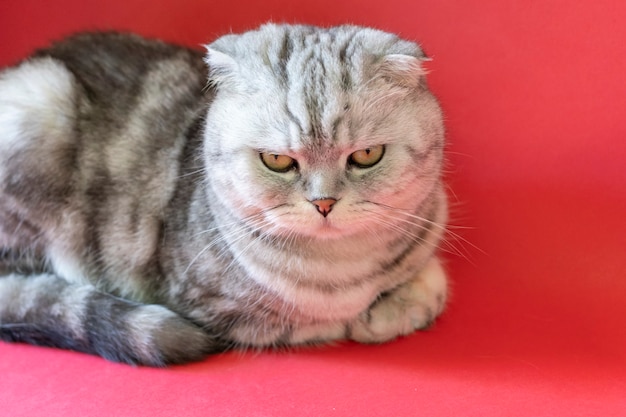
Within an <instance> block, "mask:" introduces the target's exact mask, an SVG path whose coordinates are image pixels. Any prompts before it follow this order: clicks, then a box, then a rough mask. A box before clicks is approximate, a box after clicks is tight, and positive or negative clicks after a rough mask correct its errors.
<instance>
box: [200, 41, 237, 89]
mask: <svg viewBox="0 0 626 417" xmlns="http://www.w3.org/2000/svg"><path fill="white" fill-rule="evenodd" d="M205 48H206V50H207V53H206V55H205V57H204V62H206V64H207V65H208V66H209V84H211V85H213V86H228V85H230V86H234V85H235V84H237V80H238V79H239V77H238V73H239V64H238V63H237V61H235V60H234V59H233V58H232V57H231V56H230V55H228V54H225V53H223V52H220V51H218V50H216V49H213V48H211V47H210V46H208V45H207V46H206V47H205Z"/></svg>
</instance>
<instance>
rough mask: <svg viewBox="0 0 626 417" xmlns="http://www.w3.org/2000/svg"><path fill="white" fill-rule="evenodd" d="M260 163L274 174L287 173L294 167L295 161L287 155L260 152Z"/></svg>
mask: <svg viewBox="0 0 626 417" xmlns="http://www.w3.org/2000/svg"><path fill="white" fill-rule="evenodd" d="M259 155H260V156H261V161H263V164H265V166H266V167H268V168H269V169H271V170H272V171H274V172H287V171H289V170H291V169H292V168H295V167H296V165H297V164H296V160H295V159H293V158H291V157H289V156H287V155H277V154H275V153H266V152H261V153H260V154H259Z"/></svg>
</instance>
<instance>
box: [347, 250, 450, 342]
mask: <svg viewBox="0 0 626 417" xmlns="http://www.w3.org/2000/svg"><path fill="white" fill-rule="evenodd" d="M446 295H447V279H446V273H445V271H444V270H443V268H442V266H441V263H440V261H439V260H438V259H437V258H436V257H433V258H432V259H431V260H430V261H429V262H428V264H427V265H426V267H425V268H424V269H422V270H421V271H420V273H419V274H418V275H417V277H416V278H415V279H413V280H412V281H409V282H407V283H405V284H403V285H401V286H400V287H398V288H396V289H394V290H393V291H391V292H389V293H386V294H384V295H383V296H381V298H380V299H379V300H377V301H376V302H375V303H374V304H372V306H370V308H369V309H368V310H367V311H365V312H363V313H361V315H360V316H359V318H358V319H357V320H356V321H355V322H353V323H351V324H350V325H349V327H350V328H349V331H348V333H349V334H348V337H349V338H350V339H353V340H356V341H358V342H362V343H379V342H385V341H387V340H391V339H393V338H395V337H398V336H404V335H407V334H410V333H412V332H414V331H415V330H418V329H423V328H426V327H428V326H429V325H430V324H431V323H432V322H433V321H434V320H435V318H436V317H437V316H438V315H439V314H441V312H442V311H443V309H444V307H445V302H446Z"/></svg>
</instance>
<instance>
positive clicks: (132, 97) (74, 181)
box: [0, 23, 448, 366]
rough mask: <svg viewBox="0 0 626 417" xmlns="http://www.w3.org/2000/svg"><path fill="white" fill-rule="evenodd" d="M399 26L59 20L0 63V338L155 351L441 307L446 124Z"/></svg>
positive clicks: (424, 316) (173, 357) (149, 356)
mask: <svg viewBox="0 0 626 417" xmlns="http://www.w3.org/2000/svg"><path fill="white" fill-rule="evenodd" d="M427 59H428V58H427V57H426V56H425V55H424V53H423V51H422V50H421V48H420V47H419V46H418V45H417V44H416V43H413V42H410V41H406V40H403V39H401V38H399V37H397V36H396V35H393V34H390V33H386V32H383V31H379V30H375V29H370V28H364V27H357V26H352V25H344V26H337V27H331V28H320V27H313V26H304V25H280V24H271V23H270V24H265V25H263V26H261V27H260V28H258V29H256V30H252V31H249V32H244V33H242V34H229V35H226V36H223V37H221V38H218V39H217V40H215V41H214V42H213V43H211V44H210V45H208V46H207V47H206V51H200V50H195V49H190V48H186V47H182V46H177V45H173V44H169V43H165V42H163V41H160V40H148V39H145V38H142V37H139V36H138V35H134V34H126V33H117V32H96V33H82V34H77V35H73V36H71V37H69V38H67V39H65V40H62V41H60V42H57V43H54V44H52V45H51V46H49V47H47V48H46V49H41V50H38V51H36V52H35V53H34V54H33V55H32V56H31V57H29V58H28V59H26V60H24V61H22V62H21V63H18V64H17V65H15V66H13V67H9V68H5V69H4V70H2V72H1V73H0V339H3V340H5V341H11V342H26V343H32V344H37V345H44V346H54V347H59V348H65V349H71V350H75V351H80V352H85V353H91V354H96V355H100V356H102V357H104V358H106V359H108V360H112V361H118V362H123V363H128V364H138V365H146V366H165V365H169V364H175V363H185V362H190V361H197V360H201V359H202V358H204V357H206V356H207V355H209V354H211V353H215V352H222V351H225V350H228V349H234V348H276V347H288V346H298V345H307V344H318V343H324V342H329V341H335V340H346V339H348V340H354V341H358V342H363V343H379V342H385V341H388V340H392V339H394V338H396V337H399V336H402V335H407V334H410V333H411V332H413V331H414V330H416V329H422V328H425V327H427V326H429V325H430V324H431V323H432V322H433V320H434V319H435V318H436V317H437V316H438V315H439V314H440V313H441V312H442V311H443V309H444V307H445V304H446V299H447V277H446V273H445V271H444V269H443V268H442V265H441V261H440V259H439V255H438V250H437V248H438V246H439V245H440V243H441V240H442V237H443V236H444V233H445V229H446V222H447V216H448V214H447V212H448V210H447V202H446V201H447V200H446V194H445V191H444V184H443V180H442V165H443V159H444V126H443V121H442V112H441V109H440V106H439V104H438V101H437V100H436V98H435V97H434V95H433V94H432V93H431V92H430V90H429V88H428V86H427V83H426V80H425V70H424V67H423V62H424V61H426V60H427Z"/></svg>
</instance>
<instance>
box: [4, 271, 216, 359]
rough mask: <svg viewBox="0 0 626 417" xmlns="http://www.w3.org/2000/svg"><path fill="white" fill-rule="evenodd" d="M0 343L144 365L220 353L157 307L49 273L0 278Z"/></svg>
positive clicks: (210, 341) (191, 326)
mask: <svg viewBox="0 0 626 417" xmlns="http://www.w3.org/2000/svg"><path fill="white" fill-rule="evenodd" d="M0 339H2V340H6V341H12V342H26V343H32V344H37V345H43V346H54V347H59V348H64V349H72V350H76V351H80V352H85V353H91V354H96V355H100V356H102V357H104V358H107V359H109V360H113V361H118V362H125V363H130V364H140V365H150V366H163V365H166V364H170V363H181V362H189V361H194V360H199V359H201V358H202V357H204V356H205V355H206V354H208V353H211V352H214V351H217V350H221V349H220V346H219V345H218V343H217V342H216V341H214V340H213V339H212V338H211V337H210V336H209V335H208V334H207V333H205V332H204V331H203V330H202V329H200V328H199V327H197V326H195V325H194V324H193V323H191V322H189V321H187V320H185V319H183V318H182V317H180V316H178V315H177V314H175V313H174V312H172V311H170V310H168V309H167V308H165V307H163V306H159V305H146V304H139V303H135V302H131V301H128V300H125V299H122V298H118V297H114V296H112V295H110V294H106V293H103V292H100V291H98V290H96V289H95V288H94V287H92V286H90V285H77V284H71V283H69V282H67V281H65V280H64V279H62V278H59V277H57V276H56V275H53V274H38V275H30V276H26V275H18V274H10V275H4V276H0Z"/></svg>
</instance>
